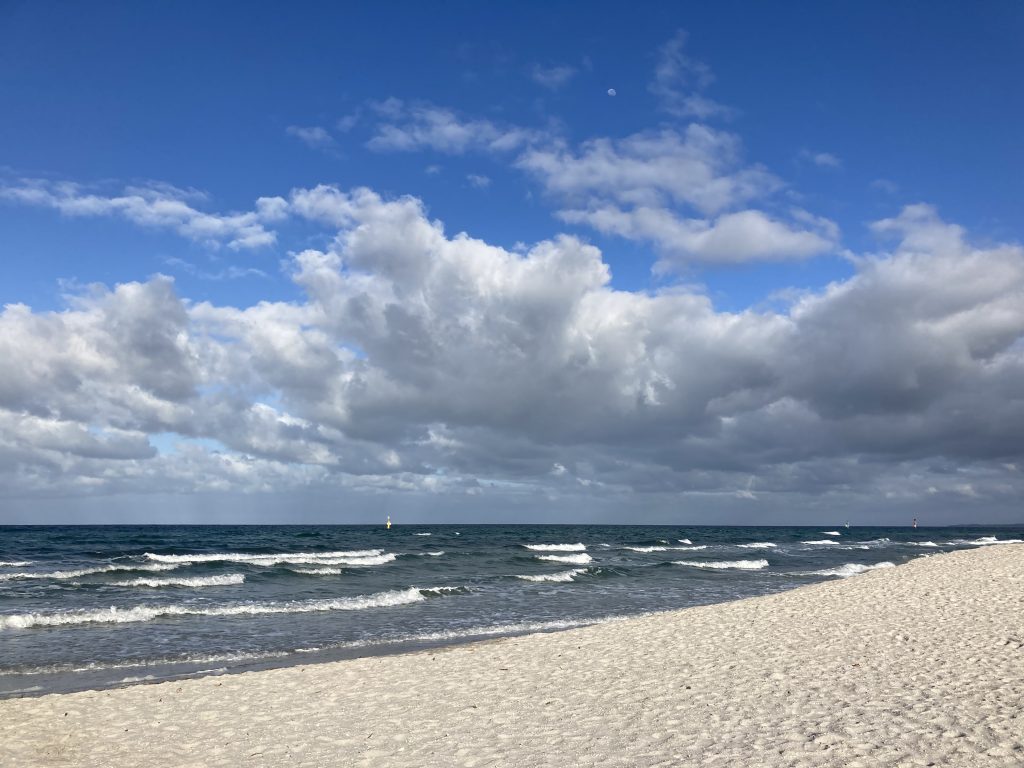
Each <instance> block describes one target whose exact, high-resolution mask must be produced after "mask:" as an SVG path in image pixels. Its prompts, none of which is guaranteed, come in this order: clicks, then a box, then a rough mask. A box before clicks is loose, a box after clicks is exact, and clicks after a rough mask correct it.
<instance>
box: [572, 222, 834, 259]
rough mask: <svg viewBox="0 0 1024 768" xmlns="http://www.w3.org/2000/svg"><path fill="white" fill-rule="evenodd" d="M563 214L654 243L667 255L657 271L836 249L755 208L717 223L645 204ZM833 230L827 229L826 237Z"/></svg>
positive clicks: (825, 239)
mask: <svg viewBox="0 0 1024 768" xmlns="http://www.w3.org/2000/svg"><path fill="white" fill-rule="evenodd" d="M559 216H560V217H561V218H562V220H563V221H567V222H570V223H575V224H579V223H586V224H589V225H590V226H592V227H593V228H594V229H597V230H598V231H600V232H604V233H609V234H615V235H620V236H622V237H627V238H629V239H631V240H648V241H651V242H653V243H655V245H656V246H657V247H658V250H659V251H660V252H661V253H662V254H663V257H662V260H661V261H659V262H657V263H656V264H655V270H656V271H668V270H671V269H674V268H678V267H680V266H682V265H683V264H686V263H690V262H692V261H706V262H716V263H720V264H727V263H741V262H750V261H762V260H763V261H780V260H784V259H802V258H806V257H808V256H814V255H816V254H819V253H824V252H825V251H828V250H831V249H832V248H833V247H834V246H835V242H834V238H830V237H827V236H823V234H822V233H818V232H811V231H807V230H805V229H797V228H794V227H793V226H791V225H789V224H786V223H784V222H781V221H778V220H776V219H773V218H771V217H770V216H768V215H766V214H764V213H762V212H761V211H756V210H747V211H738V212H736V213H728V214H723V215H722V216H719V217H718V218H717V219H714V220H706V219H683V218H680V217H678V216H676V215H675V214H673V213H672V212H671V211H668V210H666V209H664V208H648V207H645V206H640V207H637V208H633V209H631V210H628V211H624V210H622V209H620V208H615V207H613V206H608V207H604V208H595V209H590V210H565V211H562V212H560V214H559ZM832 232H834V230H828V234H831V233H832Z"/></svg>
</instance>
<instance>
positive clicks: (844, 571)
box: [810, 561, 896, 579]
mask: <svg viewBox="0 0 1024 768" xmlns="http://www.w3.org/2000/svg"><path fill="white" fill-rule="evenodd" d="M895 567H896V564H895V563H890V562H888V561H886V562H884V563H875V564H874V565H861V564H860V563H846V564H845V565H841V566H839V567H838V568H829V569H827V570H824V571H810V573H813V574H814V575H815V576H839V577H840V578H843V579H845V578H848V577H850V576H856V575H857V574H858V573H864V572H865V571H873V570H875V569H877V568H895Z"/></svg>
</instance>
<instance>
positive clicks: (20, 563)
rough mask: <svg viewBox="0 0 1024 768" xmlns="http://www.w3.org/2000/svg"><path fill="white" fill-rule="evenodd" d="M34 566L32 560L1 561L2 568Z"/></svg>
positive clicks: (0, 566)
mask: <svg viewBox="0 0 1024 768" xmlns="http://www.w3.org/2000/svg"><path fill="white" fill-rule="evenodd" d="M26 565H32V561H31V560H0V568H24V567H25V566H26Z"/></svg>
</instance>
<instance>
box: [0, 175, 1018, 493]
mask: <svg viewBox="0 0 1024 768" xmlns="http://www.w3.org/2000/svg"><path fill="white" fill-rule="evenodd" d="M286 205H287V208H288V211H289V212H290V214H291V215H296V216H301V217H303V218H307V219H309V220H310V221H313V222H318V223H321V224H324V225H326V226H328V227H331V228H332V229H334V230H336V236H335V238H334V240H333V242H332V244H331V245H330V246H329V247H327V248H325V249H323V250H317V249H311V250H306V251H303V252H301V253H298V254H295V256H294V257H293V260H292V269H293V275H294V280H295V282H296V284H297V285H298V286H299V287H300V288H301V289H302V290H303V291H304V293H305V299H304V300H303V301H300V302H295V303H285V302H261V303H259V304H256V305H254V306H251V307H248V308H234V307H226V306H216V305H212V304H209V303H198V304H191V303H189V302H186V301H183V300H181V299H180V298H179V297H177V296H176V295H175V293H174V289H173V284H172V283H171V282H170V281H169V280H168V279H167V278H163V277H158V278H155V279H153V280H151V281H150V282H147V283H129V284H125V285H121V286H117V287H116V288H114V289H113V290H105V289H100V288H95V289H91V290H90V291H88V292H87V293H86V294H84V295H82V296H79V297H76V298H74V299H73V300H72V302H71V304H70V306H69V307H68V308H67V309H66V310H64V311H61V312H33V311H32V310H31V309H29V308H28V307H25V306H21V305H13V306H9V307H7V308H6V309H5V310H4V311H3V313H2V314H0V357H2V359H4V360H5V366H3V368H0V480H2V482H3V487H4V489H5V493H7V494H42V493H47V494H74V495H81V494H84V493H90V494H95V493H128V492H132V493H142V492H157V491H159V492H164V491H177V492H181V491H186V490H192V491H197V492H198V491H206V490H239V491H246V492H262V491H267V490H272V489H282V488H284V489H303V488H306V489H309V488H326V487H331V488H335V487H337V488H348V489H362V490H364V491H366V492H369V493H380V492H389V493H396V492H400V493H430V494H449V495H464V494H474V493H481V492H485V493H492V494H498V495H499V496H503V497H504V496H508V497H511V496H516V495H521V494H531V493H538V492H540V493H543V494H548V495H550V494H554V495H556V496H558V497H559V498H564V496H565V495H566V494H569V495H572V494H577V495H578V494H591V495H593V494H600V495H601V496H602V497H604V498H609V497H614V498H616V499H618V500H620V501H622V503H642V502H639V501H634V502H629V501H628V500H629V499H630V498H631V496H632V495H633V494H643V495H644V496H645V497H647V496H650V497H658V496H659V494H679V493H686V494H700V498H702V499H710V498H712V497H715V496H716V494H717V495H718V496H721V498H723V499H733V500H735V501H736V503H740V502H743V501H749V496H748V494H747V492H750V495H753V493H752V487H751V485H750V477H751V476H752V475H754V476H756V477H757V485H756V488H757V493H756V497H757V500H758V507H759V508H764V509H771V508H772V507H771V504H772V503H773V502H772V499H782V500H783V501H779V502H778V504H779V505H782V506H791V505H792V504H794V503H795V502H796V501H797V500H799V499H804V500H805V502H806V500H807V499H811V498H820V497H824V496H828V498H830V499H832V500H833V501H835V499H845V500H847V501H849V499H851V498H852V499H856V498H861V499H865V500H871V499H876V500H877V499H880V498H884V497H885V496H886V494H892V493H893V492H894V491H895V490H899V493H900V494H901V495H900V498H903V499H913V498H918V497H920V498H924V497H925V496H927V495H928V492H927V489H928V488H935V489H937V492H938V493H944V494H948V495H949V496H950V498H952V497H958V498H961V499H968V497H967V496H965V495H964V493H965V490H964V489H967V488H969V489H970V492H971V493H972V494H974V495H973V496H971V497H970V498H969V499H968V500H969V501H970V503H972V504H973V503H979V504H980V503H989V502H991V501H992V500H993V499H995V500H998V499H1008V498H1015V497H1014V494H1018V495H1017V496H1016V498H1019V492H1020V491H1021V490H1022V488H1021V485H1022V483H1024V478H1022V477H1021V475H1020V473H1010V472H1007V470H1006V469H1005V466H1006V465H1017V466H1020V464H1021V462H1022V461H1024V456H1022V455H1021V445H1022V444H1024V443H1022V441H1021V439H1020V436H1021V435H1022V434H1024V405H1022V404H1021V401H1020V398H1019V397H1018V396H1017V393H1018V390H1019V382H1020V381H1021V380H1022V376H1024V341H1022V338H1024V301H1022V299H1021V297H1022V296H1024V249H1022V248H1021V247H1020V246H1019V245H1014V244H1005V245H995V246H986V247H978V246H974V245H972V244H971V243H970V242H969V240H968V238H967V236H966V233H965V232H964V231H963V230H962V229H961V228H959V227H956V226H954V225H951V224H949V223H946V222H944V221H942V220H941V219H940V218H939V217H938V215H937V213H936V212H935V210H934V209H932V208H930V207H928V206H923V205H918V206H910V207H908V208H906V209H904V210H903V211H902V212H901V213H900V214H899V215H897V216H894V217H892V218H890V219H885V220H883V221H881V222H879V223H878V224H877V225H875V230H876V231H877V232H878V234H879V235H880V236H882V237H885V238H895V245H894V247H893V249H892V250H891V251H890V252H888V253H881V254H876V255H873V256H871V257H861V258H859V259H856V260H855V262H854V264H855V267H856V274H855V275H854V276H853V277H852V278H850V279H848V280H844V281H841V282H837V283H835V284H833V285H831V286H829V287H828V288H827V289H826V290H824V291H821V292H810V293H808V292H804V293H802V294H800V295H799V296H798V297H797V298H796V300H795V302H794V303H793V304H792V306H791V307H789V308H788V309H787V310H785V311H777V312H754V311H746V312H740V313H729V312H719V311H716V310H715V309H714V307H713V305H712V304H711V302H710V301H709V300H708V299H707V298H706V297H704V296H701V295H696V294H692V293H688V292H686V291H685V290H680V289H674V290H666V291H664V292H661V293H655V294H648V293H642V292H629V291H621V290H615V289H614V288H612V287H611V285H610V283H609V271H608V267H607V265H606V264H605V263H604V262H603V260H602V257H601V254H600V252H599V251H598V250H597V249H596V248H594V247H593V246H590V245H587V244H585V243H583V242H580V241H579V240H577V239H575V238H572V237H566V236H561V237H557V238H554V239H552V240H548V241H543V242H540V243H536V244H534V245H533V246H530V247H527V248H526V249H525V250H523V251H521V252H519V251H512V250H507V249H504V248H500V247H496V246H494V245H491V244H488V243H486V242H484V241H482V240H479V239H476V238H473V237H471V236H469V235H467V234H464V233H459V234H454V235H449V234H447V233H446V232H445V231H444V228H443V226H442V225H441V224H440V223H439V222H437V221H433V220H431V219H430V218H429V217H428V216H427V215H426V212H425V208H424V206H423V204H422V203H421V201H419V200H417V199H415V198H411V197H403V198H398V199H386V198H382V197H381V196H380V195H378V194H376V193H374V192H373V191H371V190H367V189H356V190H352V191H343V190H340V189H337V188H334V187H328V186H321V187H316V188H313V189H300V190H295V191H294V192H293V193H292V194H291V195H290V196H289V199H288V200H287V201H286ZM278 207H280V206H278ZM762 216H763V215H762V214H760V213H757V212H750V211H739V212H735V213H731V212H727V213H723V214H720V215H718V216H716V217H714V219H712V222H713V225H712V228H711V229H710V230H708V232H707V233H705V235H706V237H707V239H708V240H709V241H710V242H715V239H716V238H718V239H721V240H722V241H723V242H725V243H726V245H720V246H716V247H721V248H722V249H723V252H733V251H735V249H737V248H739V247H740V246H738V245H736V244H735V243H734V242H731V241H730V238H731V239H735V240H737V242H740V243H741V244H742V243H745V242H746V238H748V237H749V236H750V235H749V231H748V228H750V229H751V230H752V231H754V232H760V233H761V236H762V237H764V238H766V239H768V240H771V239H772V238H773V237H779V238H781V239H782V241H783V242H785V241H786V238H788V237H790V236H791V235H792V232H791V231H790V230H788V229H786V228H784V227H781V225H780V224H779V222H776V221H773V220H771V219H766V218H762ZM808 226H812V223H809V224H808ZM820 231H821V233H822V234H821V236H822V237H827V232H825V231H824V229H821V230H820ZM755 239H756V238H755ZM707 247H709V248H710V247H711V246H707ZM161 433H176V434H178V435H182V436H183V437H182V445H181V447H180V448H178V449H176V450H173V451H170V452H164V453H160V454H159V455H154V454H153V451H152V449H151V448H150V447H149V445H148V442H147V440H146V436H147V435H154V434H161ZM203 440H207V441H208V440H214V441H216V444H217V445H221V446H223V448H222V449H220V450H219V451H213V450H210V449H209V448H204V447H203V443H202V441H203ZM559 468H564V471H562V470H561V469H559ZM737 489H746V491H743V490H737ZM932 497H933V498H934V497H935V494H933V496H932ZM890 498H891V497H890ZM702 503H703V502H702ZM708 503H711V502H708ZM723 503H724V502H723ZM993 503H994V502H993Z"/></svg>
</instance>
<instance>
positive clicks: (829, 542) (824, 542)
mask: <svg viewBox="0 0 1024 768" xmlns="http://www.w3.org/2000/svg"><path fill="white" fill-rule="evenodd" d="M800 543H801V544H820V545H822V546H825V545H831V546H833V547H834V546H837V545H838V544H839V542H838V541H833V540H832V539H816V540H814V541H801V542H800Z"/></svg>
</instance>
